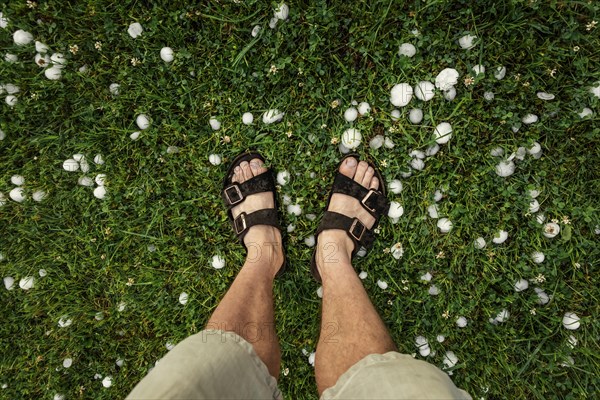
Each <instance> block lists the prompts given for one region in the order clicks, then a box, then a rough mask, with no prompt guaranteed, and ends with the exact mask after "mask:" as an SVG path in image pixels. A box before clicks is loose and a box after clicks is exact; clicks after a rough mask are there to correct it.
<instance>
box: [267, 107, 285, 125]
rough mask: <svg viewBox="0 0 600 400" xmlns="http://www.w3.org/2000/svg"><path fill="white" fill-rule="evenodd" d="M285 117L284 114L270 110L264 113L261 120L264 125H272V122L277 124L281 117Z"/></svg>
mask: <svg viewBox="0 0 600 400" xmlns="http://www.w3.org/2000/svg"><path fill="white" fill-rule="evenodd" d="M284 115H285V113H282V112H280V111H279V110H277V109H271V110H268V111H266V112H265V113H264V114H263V116H262V120H263V123H265V124H267V125H268V124H272V123H274V122H279V121H281V120H282V119H283V116H284Z"/></svg>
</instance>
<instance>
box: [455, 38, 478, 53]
mask: <svg viewBox="0 0 600 400" xmlns="http://www.w3.org/2000/svg"><path fill="white" fill-rule="evenodd" d="M475 39H477V36H475V35H470V34H467V35H465V36H462V37H461V38H460V39H458V44H459V45H460V47H462V48H463V49H465V50H469V49H471V48H473V47H474V46H475V43H474V41H475Z"/></svg>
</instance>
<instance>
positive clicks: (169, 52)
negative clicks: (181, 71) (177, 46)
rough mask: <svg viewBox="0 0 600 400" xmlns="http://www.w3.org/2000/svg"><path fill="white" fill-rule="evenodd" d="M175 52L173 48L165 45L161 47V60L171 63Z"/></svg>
mask: <svg viewBox="0 0 600 400" xmlns="http://www.w3.org/2000/svg"><path fill="white" fill-rule="evenodd" d="M174 54H175V53H174V52H173V49H172V48H170V47H163V48H162V49H160V58H161V60H163V61H164V62H167V63H170V62H171V61H173V59H174V58H175V57H174Z"/></svg>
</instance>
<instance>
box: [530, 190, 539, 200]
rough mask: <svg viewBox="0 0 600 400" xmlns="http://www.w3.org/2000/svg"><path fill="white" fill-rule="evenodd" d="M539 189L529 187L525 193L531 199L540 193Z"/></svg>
mask: <svg viewBox="0 0 600 400" xmlns="http://www.w3.org/2000/svg"><path fill="white" fill-rule="evenodd" d="M540 193H541V192H540V191H539V190H537V189H531V190H528V191H527V194H528V195H529V197H531V198H532V199H535V198H536V197H538V196H539V195H540Z"/></svg>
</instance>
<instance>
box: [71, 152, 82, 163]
mask: <svg viewBox="0 0 600 400" xmlns="http://www.w3.org/2000/svg"><path fill="white" fill-rule="evenodd" d="M84 159H85V156H84V155H83V154H81V153H77V154H73V160H75V161H77V162H80V161H82V160H84Z"/></svg>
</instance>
